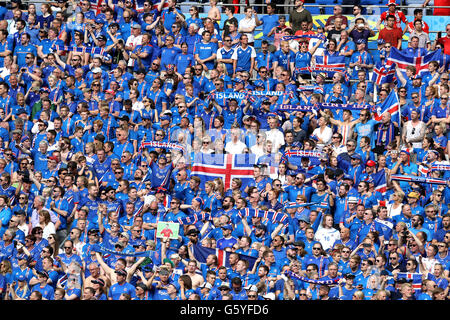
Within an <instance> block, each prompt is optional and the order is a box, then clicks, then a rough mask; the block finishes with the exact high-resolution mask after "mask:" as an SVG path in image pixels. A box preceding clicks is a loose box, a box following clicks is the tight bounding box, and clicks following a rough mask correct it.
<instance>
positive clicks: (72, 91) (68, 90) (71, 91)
mask: <svg viewBox="0 0 450 320" xmlns="http://www.w3.org/2000/svg"><path fill="white" fill-rule="evenodd" d="M66 93H70V94H71V95H73V96H74V95H75V90H73V89H67V90H66Z"/></svg>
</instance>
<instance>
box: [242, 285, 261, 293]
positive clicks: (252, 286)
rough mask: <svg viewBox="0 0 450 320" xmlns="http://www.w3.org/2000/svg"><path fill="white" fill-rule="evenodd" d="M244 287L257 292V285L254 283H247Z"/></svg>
mask: <svg viewBox="0 0 450 320" xmlns="http://www.w3.org/2000/svg"><path fill="white" fill-rule="evenodd" d="M245 289H246V290H248V291H252V292H258V287H257V286H255V285H254V284H251V285H249V286H248V287H246V288H245Z"/></svg>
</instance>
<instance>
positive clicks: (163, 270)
mask: <svg viewBox="0 0 450 320" xmlns="http://www.w3.org/2000/svg"><path fill="white" fill-rule="evenodd" d="M159 274H160V275H162V276H168V275H169V271H168V270H167V269H161V270H160V271H159Z"/></svg>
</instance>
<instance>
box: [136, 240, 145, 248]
mask: <svg viewBox="0 0 450 320" xmlns="http://www.w3.org/2000/svg"><path fill="white" fill-rule="evenodd" d="M139 246H143V247H145V241H144V240H136V241H135V243H134V244H133V247H139Z"/></svg>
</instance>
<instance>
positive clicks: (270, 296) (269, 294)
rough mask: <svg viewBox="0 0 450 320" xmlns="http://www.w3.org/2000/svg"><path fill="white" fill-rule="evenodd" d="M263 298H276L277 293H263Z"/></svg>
mask: <svg viewBox="0 0 450 320" xmlns="http://www.w3.org/2000/svg"><path fill="white" fill-rule="evenodd" d="M263 298H264V299H267V300H275V293H273V292H269V293H268V294H266V295H263Z"/></svg>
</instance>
